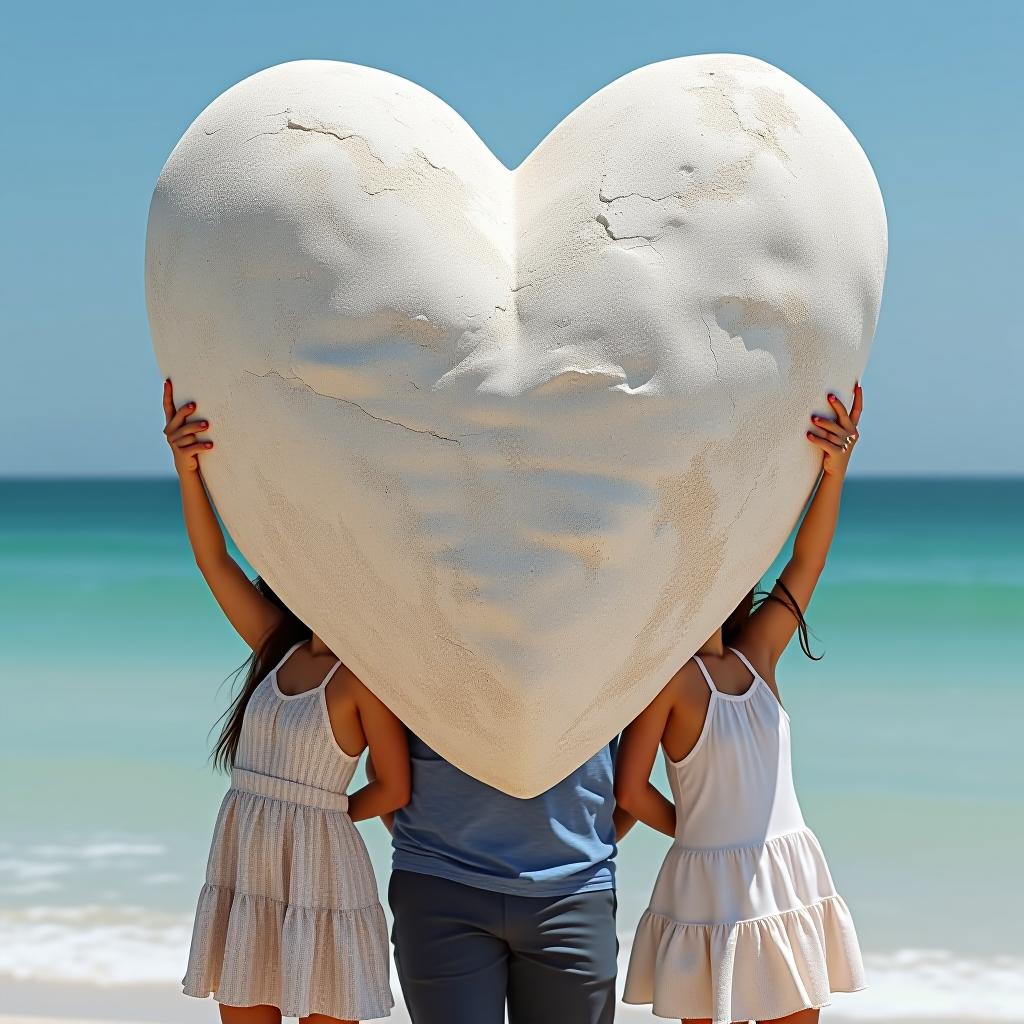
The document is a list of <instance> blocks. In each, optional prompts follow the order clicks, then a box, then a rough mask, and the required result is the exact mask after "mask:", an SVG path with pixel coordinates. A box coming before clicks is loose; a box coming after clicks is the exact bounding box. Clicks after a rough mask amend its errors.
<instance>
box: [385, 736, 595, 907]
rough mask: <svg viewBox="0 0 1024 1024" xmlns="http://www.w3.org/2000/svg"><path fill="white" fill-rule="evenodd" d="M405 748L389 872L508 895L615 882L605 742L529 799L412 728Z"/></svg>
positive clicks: (572, 889) (550, 892) (563, 890)
mask: <svg viewBox="0 0 1024 1024" xmlns="http://www.w3.org/2000/svg"><path fill="white" fill-rule="evenodd" d="M409 754H410V759H411V762H412V797H411V799H410V801H409V803H408V804H406V806H405V807H402V808H401V809H400V810H398V811H396V812H395V824H394V833H393V835H394V842H393V845H394V860H393V867H394V868H395V870H399V871H414V872H417V873H419V874H425V875H433V876H436V877H438V878H447V879H449V880H450V881H453V882H461V883H463V884H465V885H471V886H476V887H477V888H481V889H488V890H491V891H493V892H505V893H509V894H511V895H517V896H561V895H565V894H567V893H573V892H586V891H589V890H596V889H611V888H614V883H615V864H614V861H613V858H614V856H615V826H614V823H613V820H612V817H613V810H614V801H613V800H612V798H611V792H612V782H613V769H614V744H609V745H608V746H607V747H604V748H602V749H601V750H600V751H598V753H597V754H595V755H594V756H593V757H591V758H590V759H589V760H588V761H586V762H585V763H584V764H582V765H581V766H580V767H579V768H577V769H576V771H574V772H572V774H570V775H569V776H568V777H567V778H565V779H563V780H562V781H561V782H559V783H558V784H557V785H555V786H552V787H551V789H549V790H547V791H546V792H544V793H541V794H540V795H539V796H536V797H534V798H532V799H530V800H520V799H518V798H517V797H514V796H509V795H508V794H506V793H502V792H501V791H500V790H497V789H493V788H492V787H490V786H488V785H486V784H485V783H483V782H479V781H477V780H476V779H474V778H472V776H469V775H467V774H466V773H465V772H462V771H460V770H459V769H458V768H456V767H455V766H454V765H453V764H450V763H449V762H448V761H446V760H445V759H444V758H443V757H441V756H440V755H439V754H437V753H435V752H434V751H433V750H431V748H430V747H428V746H427V744H426V743H424V742H423V741H422V740H421V739H419V738H418V737H417V736H414V735H412V734H411V733H410V735H409Z"/></svg>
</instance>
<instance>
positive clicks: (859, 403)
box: [850, 381, 864, 426]
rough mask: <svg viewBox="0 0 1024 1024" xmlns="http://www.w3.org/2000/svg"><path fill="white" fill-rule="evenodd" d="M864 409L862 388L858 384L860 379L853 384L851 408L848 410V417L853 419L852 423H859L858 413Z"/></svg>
mask: <svg viewBox="0 0 1024 1024" xmlns="http://www.w3.org/2000/svg"><path fill="white" fill-rule="evenodd" d="M863 411H864V389H863V388H862V387H861V386H860V381H857V383H856V384H854V385H853V408H852V409H851V410H850V419H851V420H853V425H854V426H856V425H857V424H858V423H860V414H861V413H862V412H863Z"/></svg>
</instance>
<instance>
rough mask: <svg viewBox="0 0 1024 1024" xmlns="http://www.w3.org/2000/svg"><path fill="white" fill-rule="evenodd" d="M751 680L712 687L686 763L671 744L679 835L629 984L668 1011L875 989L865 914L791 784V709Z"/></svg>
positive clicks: (762, 1008)
mask: <svg viewBox="0 0 1024 1024" xmlns="http://www.w3.org/2000/svg"><path fill="white" fill-rule="evenodd" d="M730 650H732V651H733V653H734V654H735V655H736V656H737V657H738V658H739V659H740V660H741V661H742V662H743V664H744V665H746V667H747V668H748V669H749V670H750V672H751V675H752V676H753V681H752V683H751V685H750V688H749V689H748V690H747V691H746V693H744V694H741V695H740V696H734V695H732V694H727V693H722V692H721V691H720V690H718V689H717V688H716V686H715V684H714V682H713V681H712V679H711V676H710V674H709V673H708V671H707V669H706V668H705V666H704V663H703V662H702V661H701V660H700V658H694V661H696V662H697V666H698V667H699V668H700V671H701V673H702V674H703V676H704V679H705V680H706V682H707V684H708V686H709V687H710V689H711V699H710V703H709V704H708V711H707V716H706V718H705V720H704V728H703V730H702V732H701V735H700V738H699V739H698V740H697V743H696V745H695V746H694V748H693V750H691V751H690V753H689V754H687V756H686V757H684V758H683V759H682V760H681V761H671V760H669V759H668V756H667V755H666V757H665V761H666V769H667V771H668V777H669V782H670V784H671V786H672V793H673V795H674V797H675V804H676V837H675V842H674V843H673V844H672V846H671V848H670V849H669V852H668V854H667V855H666V857H665V863H664V864H663V865H662V868H661V872H660V874H659V875H658V880H657V882H656V883H655V886H654V892H653V894H652V896H651V903H650V906H649V907H648V909H647V910H646V912H645V913H644V915H643V917H642V918H641V920H640V924H639V925H638V926H637V932H636V937H635V938H634V941H633V952H632V956H631V958H630V963H629V973H628V975H627V977H626V989H625V994H624V996H623V998H624V1000H625V1001H626V1002H627V1003H653V1004H654V1005H653V1010H654V1013H655V1014H657V1015H658V1016H659V1017H672V1018H676V1019H681V1018H686V1017H692V1018H711V1020H713V1021H714V1022H715V1024H728V1022H730V1021H749V1020H756V1021H763V1020H773V1019H775V1018H777V1017H785V1016H787V1015H788V1014H791V1013H796V1012H797V1011H798V1010H803V1009H808V1008H811V1007H820V1006H825V1005H827V1004H828V1002H829V998H830V993H831V992H853V991H856V990H857V989H860V988H863V987H864V968H863V965H862V963H861V954H860V948H859V946H858V944H857V934H856V932H855V931H854V927H853V920H852V919H851V917H850V912H849V910H848V909H847V907H846V904H845V903H844V902H843V900H842V898H841V897H840V896H839V895H838V894H837V893H836V890H835V886H834V885H833V884H832V877H831V875H830V874H829V870H828V866H827V864H826V863H825V857H824V855H823V854H822V852H821V847H820V846H819V845H818V840H817V839H816V838H815V836H814V833H813V832H811V830H810V829H809V828H808V827H807V826H806V824H805V823H804V819H803V815H802V813H801V811H800V804H799V803H798V801H797V798H796V791H795V789H794V787H793V769H792V763H791V759H790V734H789V716H788V715H787V714H786V712H785V711H784V710H783V708H782V705H781V704H779V702H778V700H777V699H776V697H775V694H774V693H772V690H771V688H770V687H769V686H768V684H767V683H766V682H765V681H764V679H762V678H761V676H760V675H758V673H757V672H756V671H755V670H754V668H753V666H752V665H751V664H750V662H749V661H748V660H747V659H746V658H745V657H744V656H743V655H742V654H741V653H740V652H739V651H737V650H735V649H733V648H730Z"/></svg>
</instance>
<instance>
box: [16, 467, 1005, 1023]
mask: <svg viewBox="0 0 1024 1024" xmlns="http://www.w3.org/2000/svg"><path fill="white" fill-rule="evenodd" d="M1022 513H1024V481H1022V480H1012V481H1011V480H998V481H997V480H993V481H989V480H959V481H944V480H857V479H855V480H851V481H850V482H849V484H848V487H847V495H846V499H845V503H844V509H843V515H842V521H841V524H840V529H839V535H838V538H837V540H836V543H835V546H834V548H833V552H832V555H831V558H830V560H829V564H828V568H827V570H826V573H825V577H824V579H823V581H822V583H821V585H820V587H819V590H818V593H817V594H816V596H815V598H814V601H813V603H812V605H811V608H810V610H809V616H808V618H809V621H810V624H811V627H812V630H813V633H814V638H813V642H812V646H813V647H814V649H815V650H816V651H817V652H819V653H820V652H823V653H824V655H825V657H824V659H823V660H822V661H820V662H817V663H812V662H810V661H807V660H806V659H805V658H803V657H802V655H801V654H800V652H799V650H796V649H795V648H794V649H791V650H790V651H789V652H787V655H786V657H785V659H784V661H783V665H782V667H781V669H780V673H779V679H780V684H781V687H782V691H783V697H784V699H785V701H786V703H787V706H788V708H789V710H790V714H791V716H792V720H793V730H794V745H795V759H796V775H797V784H798V789H799V792H800V797H801V801H802V804H803V808H804V813H805V816H806V817H807V820H808V822H809V823H810V824H811V826H812V827H813V828H814V829H815V831H816V832H817V834H818V836H819V838H820V839H821V842H822V845H823V846H824V848H825V851H826V854H827V855H828V858H829V862H830V865H831V867H832V870H833V874H834V876H835V878H836V882H837V885H838V886H839V889H840V891H841V892H842V893H843V894H844V896H845V898H846V900H847V902H848V903H849V905H850V907H851V909H852V911H853V914H854V917H855V920H856V922H857V926H858V930H859V933H860V936H861V941H862V945H863V947H864V949H865V951H866V953H867V958H868V966H869V972H870V979H869V980H870V981H871V982H872V988H871V989H870V990H869V991H868V992H865V993H863V994H857V995H852V996H848V997H845V998H843V999H842V1000H841V1001H840V1000H837V1005H836V1009H835V1014H836V1015H838V1016H840V1017H841V1018H842V1019H844V1020H845V1019H851V1020H854V1019H873V1020H882V1019H885V1020H897V1019H901V1018H902V1019H919V1020H947V1021H954V1020H966V1019H979V1020H980V1019H985V1020H1003V1021H1024V925H1022V922H1024V852H1022V851H1024V758H1022V754H1021V750H1022V743H1021V738H1020V731H1021V729H1022V726H1024V668H1022V666H1024V630H1022V628H1021V627H1022V626H1024V535H1022V526H1021V524H1022V523H1024V515H1022ZM781 557H782V556H780V558H781ZM773 578H774V577H773V576H772V575H771V574H769V575H768V576H767V577H766V580H767V581H769V582H770V580H771V579H773ZM0 635H2V644H0V656H2V662H0V664H2V670H0V678H2V680H3V687H2V699H3V705H2V711H0V778H2V780H3V782H2V786H0V823H2V824H0V1005H2V1006H3V1007H4V1012H15V1011H17V1012H24V1011H26V1010H37V1011H38V1012H43V1011H44V1010H46V1009H47V1008H49V1007H51V1006H52V1005H53V1004H54V999H55V998H56V997H55V996H54V992H59V991H60V990H62V987H63V988H64V989H66V991H68V992H75V993H81V992H86V991H88V992H90V993H92V994H91V996H90V998H89V1007H90V1008H91V1009H90V1010H89V1012H90V1013H94V1014H95V1015H106V1016H108V1017H109V1018H114V1017H116V1016H118V1015H120V1016H122V1017H125V1018H129V1017H130V1018H131V1019H153V1020H155V1019H166V1020H174V1019H182V1020H184V1019H189V1020H193V1019H195V1020H198V1019H205V1020H212V1019H214V1014H213V1011H212V1007H211V1006H209V1005H206V1004H198V1005H200V1006H202V1007H204V1010H203V1015H202V1016H197V1015H196V1013H197V1011H196V1009H195V1007H196V1005H197V1004H196V1003H195V1001H185V1000H184V999H183V1000H182V1003H185V1002H189V1004H190V1005H189V1007H187V1008H184V1007H183V1008H180V1012H179V1011H178V1010H175V1009H173V1008H172V1009H171V1010H164V1011H162V1012H163V1013H164V1016H163V1017H159V1018H158V1017H157V1016H152V1015H151V1016H149V1017H146V1016H145V1012H144V1011H145V1007H143V1006H137V1005H135V1004H134V1003H133V1002H132V999H133V998H135V997H134V996H131V997H129V994H130V993H135V992H140V991H142V989H141V988H140V987H139V986H142V987H143V988H145V987H146V986H150V987H152V991H154V992H156V991H159V992H161V993H164V994H166V993H168V992H170V991H171V987H172V986H173V984H174V983H175V982H176V981H177V979H179V978H180V976H181V974H182V971H183V968H184V959H185V955H186V951H187V946H188V938H189V934H190V928H191V911H192V907H193V903H194V899H195V896H196V894H197V892H198V889H199V886H200V884H201V882H202V877H203V869H204V865H205V857H206V852H207V844H208V841H209V836H210V830H211V826H212V823H213V820H214V816H215V814H216V810H217V806H218V804H219V801H220V799H221V796H222V794H223V791H224V789H225V780H224V777H223V776H221V775H217V774H215V773H214V772H213V771H212V770H211V768H210V765H209V761H208V754H209V750H210V743H211V732H210V730H211V727H212V726H213V723H214V722H215V720H216V719H217V717H218V715H219V714H220V713H221V712H222V711H223V709H224V707H225V706H226V704H227V702H228V699H229V686H228V684H227V683H226V682H225V680H226V678H227V677H228V676H229V674H230V673H231V672H232V670H233V669H234V668H235V667H236V666H237V665H238V664H239V663H240V662H241V661H242V660H243V658H244V656H245V651H244V649H243V646H242V644H241V642H240V641H239V640H238V638H237V637H236V636H235V635H234V633H233V632H232V631H231V629H230V627H229V626H228V625H227V623H226V621H225V620H224V619H223V618H222V616H221V614H220V612H219V611H218V609H217V608H216V606H215V604H214V602H213V600H212V598H211V597H210V596H209V594H208V592H207V591H206V589H205V586H204V584H203V582H202V580H201V578H200V577H199V575H198V573H197V571H196V569H195V566H194V563H193V562H192V559H191V556H190V553H189V549H188V546H187V542H186V539H185V535H184V531H183V528H182V525H181V520H180V513H179V509H178V503H177V490H176V484H175V482H174V481H173V480H133V481H128V480H111V481H92V480H90V481H84V480H83V481H39V480H36V481H14V480H8V481H0ZM339 653H343V652H339ZM659 773H660V770H659ZM361 829H362V832H363V835H364V836H365V838H366V841H367V844H368V846H369V848H370V852H371V856H372V858H373V861H374V866H375V868H376V869H377V872H378V879H379V881H380V882H381V884H382V885H384V884H386V879H387V865H388V852H389V846H388V837H387V835H386V833H385V831H384V829H383V827H382V826H381V825H380V824H379V823H378V822H371V823H364V824H363V825H362V826H361ZM665 845H666V841H664V840H663V839H662V837H660V836H657V835H655V834H654V833H652V832H650V831H649V830H646V829H644V828H643V827H641V826H638V827H637V828H636V829H635V830H634V832H633V833H632V834H631V835H630V836H629V837H628V838H627V839H626V840H625V842H624V843H623V844H622V847H621V849H620V851H619V856H618V871H619V880H620V883H619V884H620V913H619V930H620V935H621V938H622V943H623V948H624V950H628V944H629V936H630V935H631V933H632V931H633V928H634V926H635V924H636V921H637V919H638V917H639V916H640V913H641V912H642V910H643V908H644V905H645V902H646V899H647V896H648V894H649V891H650V887H651V884H652V882H653V878H654V875H655V873H656V871H657V868H658V866H659V865H660V862H661V858H662V855H663V852H664V850H665ZM147 991H148V989H147ZM5 992H6V993H7V995H6V996H5V995H4V993H5ZM138 998H140V999H141V998H142V997H141V996H139V997H138ZM175 998H176V997H175ZM154 1005H155V1004H154ZM161 1005H167V1006H172V1007H174V1006H177V1004H175V1003H166V1004H161ZM11 1008H13V1009H11ZM629 1019H630V1020H633V1019H634V1016H633V1015H632V1014H631V1015H629ZM635 1019H640V1018H639V1017H636V1018H635Z"/></svg>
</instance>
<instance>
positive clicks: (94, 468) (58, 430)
mask: <svg viewBox="0 0 1024 1024" xmlns="http://www.w3.org/2000/svg"><path fill="white" fill-rule="evenodd" d="M4 22H5V23H4V37H5V38H4V41H3V42H2V43H0V66H2V69H3V70H2V74H3V76H4V80H5V81H4V86H5V88H4V93H5V103H4V111H3V119H4V122H5V125H6V128H5V130H4V140H5V147H4V150H5V152H4V159H3V161H2V162H0V175H2V180H0V186H2V188H0V202H2V203H3V207H4V209H3V221H4V231H3V234H2V242H0V246H2V249H0V261H2V262H0V288H2V292H0V310H2V314H0V315H2V321H0V323H2V328H0V329H2V336H0V337H2V345H3V351H4V361H3V366H4V369H5V371H6V372H5V374H4V378H3V383H2V391H0V401H2V402H3V410H4V419H5V422H7V423H8V424H9V427H8V429H7V430H5V432H4V433H5V436H6V439H7V441H8V443H7V444H6V445H4V446H3V447H2V449H0V475H22V474H34V475H39V474H43V475H64V474H83V473H84V474H102V475H121V474H158V473H164V472H167V471H168V470H169V464H168V459H167V457H166V452H165V450H164V448H163V442H162V438H161V436H160V432H159V426H160V412H159V376H158V372H157V369H156V364H155V361H154V359H153V356H152V353H151V350H150V345H149V340H148V334H147V326H146V314H145V304H144V299H143V287H142V261H143V245H144V237H145V226H146V213H147V208H148V204H149V197H150V193H151V191H152V187H153V184H154V183H155V181H156V178H157V175H158V174H159V172H160V168H161V166H162V165H163V162H164V160H165V159H166V157H167V155H168V153H169V152H170V150H171V148H172V147H173V146H174V144H175V142H177V140H178V138H179V137H180V136H181V134H182V133H183V132H184V130H185V129H186V128H187V127H188V125H189V123H190V122H191V121H192V120H193V118H194V117H195V116H196V115H197V114H198V113H199V111H200V110H201V109H202V108H203V107H204V106H205V105H206V104H207V103H208V102H209V101H210V100H212V99H213V98H214V97H215V96H216V95H217V94H218V93H220V92H222V91H223V90H224V89H225V88H227V87H228V86H230V85H232V84H233V83H234V82H236V81H238V80H239V79H241V78H244V77H245V76H247V75H249V74H252V73H253V72H255V71H257V70H259V69H261V68H264V67H268V66H269V65H272V64H278V63H281V62H282V61H286V60H294V59H297V58H303V57H320V58H332V59H337V60H346V61H352V62H355V63H360V64H370V65H375V66H377V67H382V68H385V69H387V70H389V71H392V72H395V73H397V74H401V75H403V76H405V77H407V78H411V79H412V80H414V81H416V82H418V83H419V84H421V85H423V86H425V87H426V88H428V89H431V90H433V91H434V92H435V93H437V94H438V95H439V96H441V97H442V98H443V99H445V100H446V101H447V102H448V103H449V104H451V105H452V106H453V107H455V108H456V109H457V110H458V111H459V112H460V113H461V114H462V116H463V117H465V118H466V120H467V121H468V122H469V123H470V124H471V125H472V126H473V127H474V128H475V129H476V131H477V132H478V133H479V134H480V135H481V137H482V138H483V139H484V140H485V141H486V142H487V143H488V144H489V145H490V146H491V148H492V149H493V150H494V152H495V153H496V154H497V155H498V156H499V157H500V158H501V159H502V160H504V161H505V162H506V163H507V164H509V165H511V166H514V165H515V164H517V163H519V162H520V161H521V160H522V159H523V157H525V156H526V155H527V154H528V153H529V152H530V150H531V149H532V148H533V147H534V146H535V145H536V143H537V142H538V141H539V140H540V139H541V138H543V136H544V135H545V134H546V133H547V132H548V131H549V130H550V129H551V128H552V127H553V126H554V125H555V124H557V123H558V122H559V121H560V120H561V119H562V118H563V117H564V116H565V115H566V114H567V113H569V112H570V111H571V110H572V109H573V108H574V107H576V106H577V105H578V104H579V103H580V102H582V101H583V100H584V99H586V97H587V96H589V95H590V94H591V93H593V92H595V91H596V90H597V89H599V88H600V87H601V86H603V85H605V84H607V83H608V82H610V81H611V80H613V79H615V78H617V77H618V76H620V75H622V74H624V73H626V72H627V71H630V70H632V69H633V68H636V67H639V66H641V65H643V64H649V63H651V62H652V61H656V60H663V59H666V58H669V57H675V56H680V55H683V54H690V53H709V52H736V53H747V54H752V55H754V56H757V57H760V58H762V59H764V60H767V61H770V62H771V63H773V64H777V65H778V66H779V67H781V68H783V69H784V70H785V71H787V72H789V73H790V74H792V75H793V76H795V77H796V78H798V79H800V80H801V81H802V82H803V83H804V84H805V85H807V86H808V87H809V88H811V89H813V90H814V91H815V92H817V93H818V94H819V95H820V96H821V97H822V98H824V99H825V100H826V101H827V102H828V103H829V104H830V105H831V106H832V107H833V109H835V110H836V111H837V112H838V113H839V115H840V116H841V117H842V118H843V119H844V120H845V121H846V123H847V124H848V125H849V126H850V128H851V129H852V130H853V132H854V133H855V134H856V135H857V137H858V138H859V139H860V142H861V144H862V145H863V146H864V149H865V150H866V151H867V154H868V156H869V157H870V159H871V161H872V163H873V165H874V167H875V171H876V173H877V175H878V178H879V180H880V182H881V186H882V191H883V193H884V196H885V200H886V207H887V211H888V216H889V227H890V259H889V273H888V279H887V283H886V293H885V299H884V302H883V308H882V318H881V322H880V325H879V330H878V335H877V338H876V342H875V351H874V354H873V356H872V361H871V364H870V366H869V369H868V373H867V375H866V377H865V384H866V387H867V389H868V391H867V397H868V406H869V408H868V413H867V417H868V418H867V419H866V420H865V423H864V426H865V428H866V430H865V438H864V443H863V444H862V445H861V447H860V449H859V450H858V459H857V460H856V462H855V466H856V469H857V471H858V472H859V473H862V474H868V473H870V474H881V473H885V474H893V473H908V474H949V475H952V474H1016V475H1019V474H1020V473H1022V472H1024V448H1022V445H1021V433H1022V432H1021V428H1020V425H1019V423H1020V418H1021V414H1020V406H1021V400H1020V397H1019V394H1018V392H1019V391H1020V389H1021V388H1022V387H1024V345H1022V343H1021V328H1020V320H1019V319H1018V316H1017V313H1018V310H1019V305H1020V301H1021V293H1022V291H1024V283H1022V280H1021V268H1022V261H1021V256H1020V238H1021V234H1022V229H1024V214H1022V204H1021V202H1020V190H1021V186H1020V180H1021V167H1022V166H1024V159H1022V157H1024V152H1022V150H1024V145H1022V131H1021V128H1022V119H1021V114H1020V110H1021V101H1022V99H1024V90H1022V87H1021V79H1020V72H1019V67H1020V43H1021V39H1022V37H1024V34H1022V29H1024V4H1020V3H1016V2H1009V0H1008V2H985V0H976V2H974V3H972V4H969V5H968V4H955V5H954V4H948V3H942V2H931V3H920V2H914V0H909V2H908V0H889V2H888V3H876V2H857V3H838V2H837V3H825V4H822V3H820V2H817V3H815V2H799V3H787V2H780V0H776V2H773V3H770V4H767V3H763V2H760V3H726V2H723V3H719V4H706V3H700V4H697V3H692V2H690V0H685V2H675V3H662V2H659V3H644V2H642V0H639V2H629V3H627V2H624V0H623V2H619V3H615V4H613V3H606V2H603V0H590V2H586V3H583V2H572V3H558V2H555V0H547V2H545V3H535V2H533V0H516V2H515V3H508V4H504V5H499V4H488V3H483V2H480V0H476V2H472V3H461V2H459V3H455V2H445V0H433V2H431V3H423V2H422V0H420V2H416V3H413V2H406V0H381V2H380V3H378V4H376V5H374V4H368V3H363V4H358V5H357V4H354V3H347V2H342V0H336V2H334V3H306V2H302V0H293V2H289V3H278V4H270V3H265V2H260V0H248V2H246V3H235V2H224V3H218V2H216V0H208V2H206V3H196V2H192V0H175V2H174V3H170V4H162V5H155V4H151V3H139V2H138V0H136V2H134V3H104V2H102V0H100V2H96V3H91V4H80V3H76V4H71V3H45V2H34V3H18V4H16V5H12V6H10V7H8V9H7V12H6V13H5V18H4Z"/></svg>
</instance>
